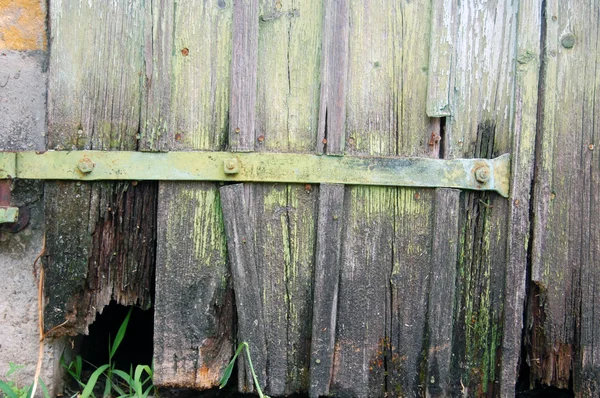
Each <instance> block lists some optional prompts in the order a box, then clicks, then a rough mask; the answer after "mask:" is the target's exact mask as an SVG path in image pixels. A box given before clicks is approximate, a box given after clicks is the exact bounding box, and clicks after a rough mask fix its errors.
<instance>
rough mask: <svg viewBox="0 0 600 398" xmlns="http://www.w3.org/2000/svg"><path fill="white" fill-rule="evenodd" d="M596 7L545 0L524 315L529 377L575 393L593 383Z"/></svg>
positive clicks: (599, 9) (593, 389) (591, 391)
mask: <svg viewBox="0 0 600 398" xmlns="http://www.w3.org/2000/svg"><path fill="white" fill-rule="evenodd" d="M599 14H600V5H599V4H597V3H596V2H572V1H567V2H559V1H548V2H546V9H545V14H544V17H545V26H546V32H545V38H544V39H545V40H544V43H543V48H544V49H545V54H544V55H545V56H544V64H543V71H544V73H543V75H542V82H543V85H542V87H543V91H542V94H541V95H542V99H541V101H542V105H541V107H542V112H541V120H540V123H541V129H540V132H539V134H540V137H539V138H538V139H539V143H540V144H539V149H538V159H537V163H536V178H535V184H536V186H535V196H534V197H535V207H534V211H535V220H534V221H535V223H534V241H533V248H532V272H531V275H532V282H533V283H532V293H531V294H532V295H534V296H533V297H532V302H531V307H530V308H529V314H528V322H529V323H530V324H531V330H530V331H529V333H530V336H529V337H530V342H531V347H530V349H531V352H530V355H531V357H530V363H531V381H532V382H534V381H537V382H541V383H544V384H550V385H555V386H557V387H561V388H569V386H572V388H573V389H574V391H575V395H576V396H581V397H587V396H595V395H597V394H598V391H599V390H600V385H599V383H598V374H599V373H600V366H599V363H600V351H599V350H598V346H600V339H599V337H598V333H597V330H598V326H599V324H600V321H599V316H598V311H597V308H598V307H597V303H598V301H597V300H598V299H597V298H596V296H597V294H595V292H596V291H597V283H598V265H597V259H598V257H599V251H600V247H599V245H598V234H597V231H596V230H597V225H596V222H597V211H596V207H597V203H598V202H597V201H598V175H599V166H598V161H597V159H596V156H595V151H596V148H595V144H596V141H597V132H596V131H595V130H596V126H597V125H598V116H597V115H598V111H599V109H600V108H599V107H600V104H599V101H598V100H597V99H596V91H597V90H598V87H600V80H599V77H598V73H597V69H598V65H599V57H598V51H597V48H598V43H599V38H598V24H597V18H598V15H599ZM557 93H560V95H557Z"/></svg>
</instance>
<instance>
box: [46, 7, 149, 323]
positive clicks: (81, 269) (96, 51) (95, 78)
mask: <svg viewBox="0 0 600 398" xmlns="http://www.w3.org/2000/svg"><path fill="white" fill-rule="evenodd" d="M49 6H50V7H49V11H50V12H49V16H50V24H51V25H52V30H51V42H52V51H51V55H50V65H49V71H50V72H49V79H48V141H47V142H48V147H49V148H52V149H68V150H70V149H103V150H109V149H112V150H119V149H121V150H135V149H136V146H137V139H138V131H139V119H140V116H139V113H140V97H141V91H140V72H141V71H142V64H143V58H142V56H141V54H140V53H139V48H140V45H141V44H142V43H143V30H142V29H141V27H142V26H143V18H144V13H143V4H142V2H140V1H116V2H113V3H111V4H110V5H109V4H106V3H97V2H93V3H81V2H76V1H63V2H55V3H52V4H50V5H49ZM130 27H140V29H136V28H133V29H130ZM46 191H47V193H48V194H49V195H48V196H47V200H46V214H47V231H48V233H47V241H48V251H47V252H48V270H47V273H46V278H47V282H48V283H47V284H46V286H47V295H48V298H49V302H48V305H47V306H46V318H45V319H46V327H47V328H51V327H53V326H56V325H58V324H62V323H63V322H64V321H65V320H68V321H69V322H67V323H66V324H65V325H63V326H64V327H63V328H61V329H58V330H57V333H59V334H60V333H68V334H76V333H82V332H86V331H87V326H88V325H89V323H90V322H92V321H93V319H94V318H95V314H96V311H101V310H102V308H103V307H104V306H105V305H107V304H108V303H109V301H110V300H111V299H116V300H118V301H119V302H120V303H121V304H124V305H132V304H139V305H142V306H148V305H150V302H151V298H150V294H151V293H150V284H151V279H152V277H153V272H154V271H153V268H154V256H153V253H154V242H155V231H154V225H153V223H154V220H155V207H156V206H155V200H156V185H155V184H152V183H150V184H140V185H138V186H137V187H134V186H128V184H83V185H82V184H72V183H69V184H65V183H61V184H58V183H49V184H47V187H46ZM124 216H131V217H132V218H131V219H128V220H126V219H123V218H122V217H124ZM59 217H60V218H59ZM138 227H139V228H138ZM61 242H63V243H61ZM64 242H68V243H69V248H68V249H67V250H65V246H64ZM138 250H140V251H141V252H144V253H147V256H141V257H138V256H137V255H136V254H135V253H137V252H138ZM131 282H133V283H131Z"/></svg>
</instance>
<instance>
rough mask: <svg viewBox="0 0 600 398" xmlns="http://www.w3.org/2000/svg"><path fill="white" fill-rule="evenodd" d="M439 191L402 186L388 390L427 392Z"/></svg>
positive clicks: (396, 228) (398, 204)
mask: <svg viewBox="0 0 600 398" xmlns="http://www.w3.org/2000/svg"><path fill="white" fill-rule="evenodd" d="M434 199H435V190H431V189H408V188H406V189H400V190H398V195H397V196H396V203H395V209H396V210H395V215H394V251H393V257H394V262H393V268H392V274H391V279H390V285H391V296H392V297H391V298H392V301H391V306H392V308H391V327H390V337H389V350H390V351H389V354H388V359H387V360H388V365H387V368H388V391H389V392H390V394H392V395H395V396H399V397H400V396H406V397H421V396H423V395H424V394H425V389H426V384H427V381H426V377H425V376H426V374H427V371H426V369H427V362H426V360H425V358H426V357H425V355H424V353H425V352H427V350H428V341H427V339H426V330H427V305H428V301H429V299H428V296H429V286H430V280H431V272H432V271H431V268H432V254H433V246H432V243H433V238H432V237H433V235H434V229H433V225H434V215H435V202H434Z"/></svg>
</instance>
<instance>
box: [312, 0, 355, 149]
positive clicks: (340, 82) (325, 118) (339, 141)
mask: <svg viewBox="0 0 600 398" xmlns="http://www.w3.org/2000/svg"><path fill="white" fill-rule="evenodd" d="M349 7H350V4H349V3H348V2H346V1H337V0H325V1H324V2H323V9H324V11H323V12H324V15H323V36H322V37H323V39H322V49H323V50H322V53H321V54H322V55H321V100H320V111H319V132H318V135H317V153H328V154H332V155H341V154H343V152H344V143H345V135H346V134H345V133H346V129H345V126H346V92H347V90H348V62H349V61H348V35H349V30H350V28H349V23H350V22H349V10H348V9H349Z"/></svg>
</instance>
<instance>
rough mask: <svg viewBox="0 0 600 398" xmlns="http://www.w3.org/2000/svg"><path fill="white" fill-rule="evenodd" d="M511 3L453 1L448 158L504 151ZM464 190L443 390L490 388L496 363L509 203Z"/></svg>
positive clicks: (508, 136)
mask: <svg viewBox="0 0 600 398" xmlns="http://www.w3.org/2000/svg"><path fill="white" fill-rule="evenodd" d="M517 7H518V4H516V3H514V4H513V3H506V2H501V1H492V2H486V3H482V2H479V1H466V2H460V3H457V17H456V24H457V34H456V42H455V43H456V45H455V53H454V63H453V70H454V79H453V82H454V84H453V93H452V95H453V98H451V104H453V106H452V108H453V109H452V118H450V119H447V124H446V135H445V138H446V145H445V146H444V148H445V151H444V153H445V156H446V157H447V158H451V159H452V158H458V157H465V158H473V157H484V158H491V157H495V156H498V155H500V154H502V153H506V152H510V151H511V144H512V142H511V140H512V133H511V130H512V123H513V94H514V76H515V73H514V70H515V69H514V68H515V63H514V62H515V59H516V48H517V45H516V40H517V37H516V32H517ZM483 37H485V38H486V40H481V38H483ZM463 198H464V199H463V202H462V203H461V221H460V228H459V229H460V231H461V232H460V233H461V236H460V246H459V257H458V264H457V267H458V268H457V275H458V277H457V286H456V295H455V300H456V307H455V308H456V312H455V315H454V325H453V351H452V353H453V357H452V374H453V377H452V378H451V380H450V391H449V394H450V395H452V394H457V395H458V394H467V395H476V396H480V395H492V396H495V395H498V394H499V391H500V383H499V382H498V381H499V380H498V379H499V376H500V373H501V367H502V363H501V359H502V358H501V349H500V347H501V345H502V341H503V340H502V339H503V330H504V327H503V322H504V306H503V304H504V296H503V293H504V288H505V281H506V273H505V272H506V263H507V261H508V259H507V257H506V256H507V251H506V250H507V248H506V240H507V232H508V224H507V220H508V215H509V205H508V202H507V200H506V199H504V198H502V197H500V196H498V195H496V194H490V193H473V192H465V193H464V195H463Z"/></svg>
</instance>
